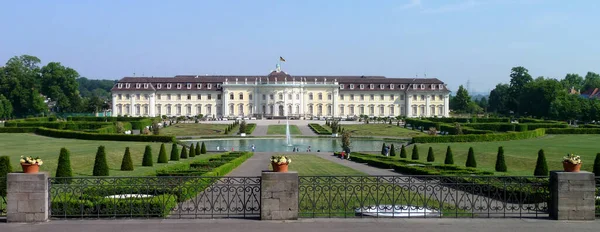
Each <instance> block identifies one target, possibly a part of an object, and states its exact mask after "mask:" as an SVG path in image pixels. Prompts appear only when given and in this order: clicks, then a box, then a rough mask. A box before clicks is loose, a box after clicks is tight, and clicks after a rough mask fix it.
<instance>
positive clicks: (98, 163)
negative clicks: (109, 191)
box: [93, 146, 109, 176]
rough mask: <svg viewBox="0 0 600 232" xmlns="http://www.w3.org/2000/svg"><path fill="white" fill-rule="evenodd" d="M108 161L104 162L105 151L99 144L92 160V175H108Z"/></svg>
mask: <svg viewBox="0 0 600 232" xmlns="http://www.w3.org/2000/svg"><path fill="white" fill-rule="evenodd" d="M108 175H109V174H108V162H106V151H105V148H104V146H99V147H98V151H97V152H96V159H95V161H94V171H93V176H108Z"/></svg>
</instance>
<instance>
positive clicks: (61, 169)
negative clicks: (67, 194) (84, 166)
mask: <svg viewBox="0 0 600 232" xmlns="http://www.w3.org/2000/svg"><path fill="white" fill-rule="evenodd" d="M70 157H71V155H70V152H69V150H67V149H66V148H64V147H63V148H61V149H60V154H59V155H58V166H56V177H73V170H72V169H71V158H70ZM62 181H65V182H68V181H67V179H62V180H61V182H62ZM65 182H63V183H65Z"/></svg>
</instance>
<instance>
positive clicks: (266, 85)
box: [112, 68, 449, 118]
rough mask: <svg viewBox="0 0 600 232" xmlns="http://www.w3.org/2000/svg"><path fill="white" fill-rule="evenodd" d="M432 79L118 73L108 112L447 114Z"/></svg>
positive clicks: (443, 93)
mask: <svg viewBox="0 0 600 232" xmlns="http://www.w3.org/2000/svg"><path fill="white" fill-rule="evenodd" d="M448 97H449V91H448V90H447V89H446V85H445V84H444V83H443V82H442V81H440V80H438V79H437V78H386V77H383V76H291V75H289V74H287V73H285V72H283V71H281V70H280V69H279V68H278V69H277V70H275V71H272V72H271V73H270V74H269V75H266V76H195V75H178V76H175V77H167V78H157V77H124V78H123V79H121V80H119V81H118V82H117V83H116V84H115V86H114V87H113V88H112V115H113V116H125V115H129V116H151V117H154V116H162V115H166V116H197V115H199V114H202V115H204V116H207V117H211V118H223V117H226V118H237V117H258V118H283V117H297V118H301V117H304V118H309V117H335V118H347V117H356V116H360V115H368V116H374V117H388V116H391V117H395V116H399V115H401V116H407V117H432V116H437V117H448V113H449V104H448V103H449V101H448V100H449V99H448Z"/></svg>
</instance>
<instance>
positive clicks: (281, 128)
mask: <svg viewBox="0 0 600 232" xmlns="http://www.w3.org/2000/svg"><path fill="white" fill-rule="evenodd" d="M267 134H268V135H285V125H269V127H268V128H267ZM290 134H292V135H301V134H302V132H300V129H298V127H297V126H296V125H290Z"/></svg>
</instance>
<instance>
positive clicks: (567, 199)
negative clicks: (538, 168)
mask: <svg viewBox="0 0 600 232" xmlns="http://www.w3.org/2000/svg"><path fill="white" fill-rule="evenodd" d="M595 191H596V183H595V180H594V174H593V173H591V172H562V171H552V172H550V202H549V214H550V218H552V219H554V220H594V219H595V200H596V193H595Z"/></svg>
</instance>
